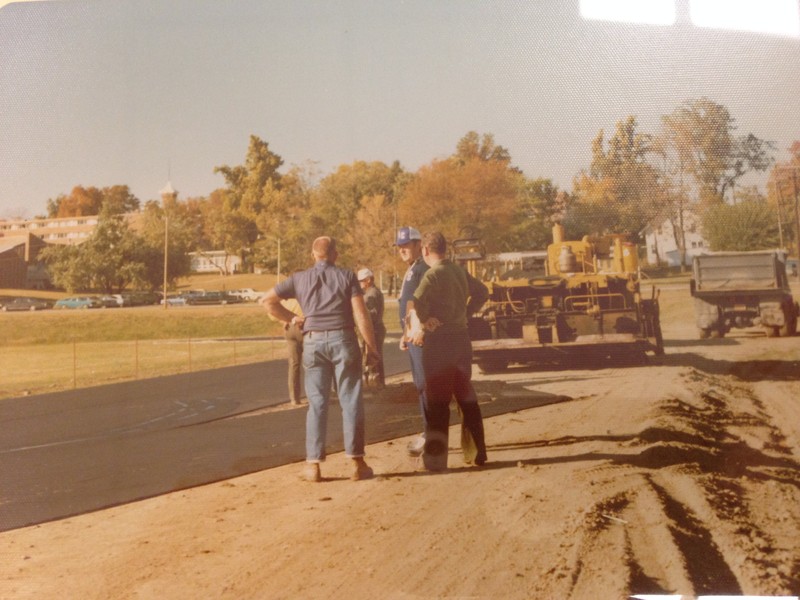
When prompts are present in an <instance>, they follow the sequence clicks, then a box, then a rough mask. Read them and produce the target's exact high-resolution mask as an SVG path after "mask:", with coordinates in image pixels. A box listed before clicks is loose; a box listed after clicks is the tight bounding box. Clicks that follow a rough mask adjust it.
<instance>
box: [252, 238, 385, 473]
mask: <svg viewBox="0 0 800 600" xmlns="http://www.w3.org/2000/svg"><path fill="white" fill-rule="evenodd" d="M312 255H313V257H314V261H315V264H314V266H313V267H311V268H310V269H307V270H305V271H300V272H297V273H293V274H292V275H291V276H290V277H289V278H288V279H285V280H283V281H281V282H280V283H278V284H277V285H276V286H275V287H274V288H272V289H271V290H270V291H269V292H267V294H266V296H265V297H264V300H263V301H262V304H263V305H264V307H265V308H266V309H267V311H268V312H269V313H270V314H271V315H272V316H273V317H275V318H276V319H278V320H280V321H283V322H285V323H296V324H299V325H300V326H301V328H302V330H303V367H304V369H305V387H306V396H307V397H308V413H307V414H306V466H305V469H304V470H303V473H302V477H303V479H305V480H307V481H321V479H322V477H321V475H320V469H319V464H320V463H321V462H322V461H324V460H325V439H326V433H327V421H328V403H329V398H330V392H331V385H332V384H333V383H334V382H335V385H336V391H337V394H338V397H339V405H340V406H341V408H342V422H343V432H344V445H345V454H346V455H347V456H348V457H350V458H352V459H353V462H354V471H353V475H352V479H353V480H359V479H368V478H370V477H372V474H373V473H372V469H371V468H370V467H369V466H367V464H366V462H365V461H364V402H363V398H362V392H361V350H360V349H359V346H358V338H357V337H356V332H355V330H354V326H358V329H359V331H360V332H361V336H362V337H363V339H364V341H365V342H366V345H367V351H368V352H369V353H370V354H372V355H373V356H374V358H377V356H378V349H377V346H376V344H375V334H374V331H373V329H372V321H371V320H370V317H369V313H368V312H367V309H366V306H365V304H364V296H363V293H362V291H361V287H360V286H359V284H358V280H357V279H356V275H355V273H353V272H352V271H349V270H346V269H342V268H339V267H337V266H336V259H337V257H338V252H337V251H336V240H334V239H333V238H330V237H319V238H317V239H316V240H314V243H313V245H312ZM289 298H297V301H298V302H299V303H300V308H301V309H302V311H303V316H302V317H300V316H297V315H295V314H294V313H292V312H291V311H289V310H287V309H286V308H285V307H284V306H282V305H281V300H286V299H289Z"/></svg>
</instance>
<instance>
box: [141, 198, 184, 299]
mask: <svg viewBox="0 0 800 600" xmlns="http://www.w3.org/2000/svg"><path fill="white" fill-rule="evenodd" d="M192 206H193V204H191V203H184V202H174V203H169V204H167V205H164V206H160V205H159V204H158V203H157V202H148V203H147V204H146V205H145V207H144V210H143V211H142V215H141V220H140V225H139V230H140V231H139V234H140V238H141V256H140V259H141V261H142V262H143V263H144V266H145V270H144V276H143V277H144V279H145V280H146V282H147V286H148V287H150V288H153V289H154V288H158V287H161V286H162V285H163V283H164V252H165V251H166V252H167V283H168V285H170V286H172V285H174V284H175V282H176V280H177V279H179V278H180V277H184V276H186V275H188V274H189V272H190V269H191V260H190V256H189V253H190V252H191V251H193V250H194V242H195V234H194V232H195V222H194V219H195V215H194V213H193V211H192V209H191V207H192ZM165 234H166V235H165ZM165 244H166V247H165Z"/></svg>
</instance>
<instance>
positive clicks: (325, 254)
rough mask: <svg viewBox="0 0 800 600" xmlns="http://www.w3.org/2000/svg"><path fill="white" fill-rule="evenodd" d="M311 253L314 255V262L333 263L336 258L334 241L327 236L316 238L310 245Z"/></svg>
mask: <svg viewBox="0 0 800 600" xmlns="http://www.w3.org/2000/svg"><path fill="white" fill-rule="evenodd" d="M311 252H312V254H313V255H314V260H327V261H328V262H330V263H333V262H335V261H336V257H337V256H338V253H337V252H336V240H335V239H333V238H332V237H328V236H327V235H324V236H322V237H318V238H317V239H315V240H314V243H313V244H312V245H311Z"/></svg>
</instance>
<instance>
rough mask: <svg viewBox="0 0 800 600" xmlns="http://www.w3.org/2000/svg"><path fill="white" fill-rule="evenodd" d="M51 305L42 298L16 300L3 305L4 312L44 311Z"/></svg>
mask: <svg viewBox="0 0 800 600" xmlns="http://www.w3.org/2000/svg"><path fill="white" fill-rule="evenodd" d="M50 306H51V304H50V302H48V301H47V300H42V299H41V298H14V299H13V300H12V301H11V302H7V303H6V304H4V305H3V311H5V312H10V311H12V310H44V309H46V308H50Z"/></svg>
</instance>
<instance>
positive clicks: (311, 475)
mask: <svg viewBox="0 0 800 600" xmlns="http://www.w3.org/2000/svg"><path fill="white" fill-rule="evenodd" d="M300 479H302V480H303V481H310V482H311V483H318V482H320V481H322V475H320V472H319V463H312V462H307V463H306V466H305V467H303V471H302V472H301V473H300Z"/></svg>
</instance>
